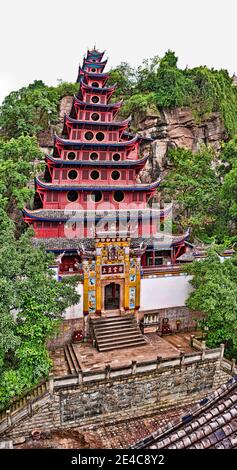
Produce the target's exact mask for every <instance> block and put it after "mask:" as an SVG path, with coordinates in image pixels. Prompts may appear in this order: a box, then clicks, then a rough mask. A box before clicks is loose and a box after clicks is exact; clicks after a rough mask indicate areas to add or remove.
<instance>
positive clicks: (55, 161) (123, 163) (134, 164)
mask: <svg viewBox="0 0 237 470" xmlns="http://www.w3.org/2000/svg"><path fill="white" fill-rule="evenodd" d="M82 156H83V155H82ZM66 157H67V158H55V157H53V156H51V155H47V156H46V157H45V160H46V163H47V165H48V166H49V167H56V168H64V167H66V168H68V167H72V168H73V167H75V166H76V167H80V166H81V167H85V166H87V167H89V166H90V167H102V168H103V167H105V168H109V167H111V168H136V169H138V170H141V169H142V168H143V167H144V165H145V163H146V161H147V159H148V155H146V156H145V157H143V158H138V159H137V160H131V159H129V160H127V159H124V160H122V159H118V160H116V159H115V160H114V159H113V155H112V158H109V159H108V160H102V159H100V158H99V157H100V154H99V153H98V155H97V154H96V155H94V156H93V155H92V154H91V155H84V157H88V158H84V159H83V160H82V159H81V158H80V155H79V154H78V153H77V152H73V155H71V156H70V157H69V158H68V154H66Z"/></svg>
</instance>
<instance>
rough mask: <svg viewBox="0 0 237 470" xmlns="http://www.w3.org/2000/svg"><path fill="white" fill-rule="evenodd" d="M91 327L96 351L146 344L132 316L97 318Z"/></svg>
mask: <svg viewBox="0 0 237 470" xmlns="http://www.w3.org/2000/svg"><path fill="white" fill-rule="evenodd" d="M91 325H92V329H93V334H94V339H95V342H96V346H97V349H98V351H109V350H111V349H120V348H123V347H133V346H142V345H145V344H146V341H145V339H144V336H143V335H142V333H141V331H140V328H139V326H138V324H137V321H136V319H135V317H134V315H130V314H128V315H123V316H120V317H111V318H110V317H108V318H106V319H104V318H98V319H94V320H92V322H91Z"/></svg>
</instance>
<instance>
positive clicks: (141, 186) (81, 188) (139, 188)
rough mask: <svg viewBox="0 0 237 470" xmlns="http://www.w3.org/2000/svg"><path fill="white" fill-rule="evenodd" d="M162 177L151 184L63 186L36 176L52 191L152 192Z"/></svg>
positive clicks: (40, 185) (41, 184)
mask: <svg viewBox="0 0 237 470" xmlns="http://www.w3.org/2000/svg"><path fill="white" fill-rule="evenodd" d="M160 181H161V180H160V178H159V179H158V180H156V181H154V182H153V183H150V184H143V183H139V184H133V185H128V184H127V185H126V184H124V185H123V184H121V185H118V184H117V185H114V186H113V185H108V183H107V182H105V184H104V185H103V184H98V185H96V186H95V184H93V185H92V186H90V185H89V186H86V185H85V184H78V183H74V184H73V183H70V185H66V186H63V185H62V184H55V183H46V182H45V181H41V180H40V178H38V177H36V178H35V184H36V185H37V186H38V187H40V188H42V189H50V190H52V191H69V190H70V189H74V190H75V191H90V192H91V191H95V190H96V191H100V190H101V191H118V190H122V191H147V192H150V191H152V190H154V189H155V188H157V187H158V186H159V184H160Z"/></svg>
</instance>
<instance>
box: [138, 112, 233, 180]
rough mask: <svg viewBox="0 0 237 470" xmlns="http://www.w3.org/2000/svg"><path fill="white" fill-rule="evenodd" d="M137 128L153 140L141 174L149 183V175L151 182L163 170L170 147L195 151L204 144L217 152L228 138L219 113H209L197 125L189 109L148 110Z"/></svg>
mask: <svg viewBox="0 0 237 470" xmlns="http://www.w3.org/2000/svg"><path fill="white" fill-rule="evenodd" d="M137 128H138V130H139V133H140V134H142V135H144V136H149V137H152V138H153V139H154V141H153V143H152V146H151V147H152V148H151V150H150V152H149V159H148V162H147V165H146V168H145V170H144V171H143V174H142V180H143V181H149V180H150V179H151V176H152V178H153V179H154V174H157V173H158V172H159V171H160V170H163V168H164V166H165V165H166V164H167V163H168V160H167V155H168V150H169V149H170V148H178V147H183V148H186V149H190V150H192V151H194V152H195V151H197V150H198V148H199V147H200V145H201V144H207V145H211V146H212V147H213V148H214V149H215V151H216V152H218V151H219V150H220V146H221V141H223V140H226V138H227V135H226V131H225V128H224V125H223V123H222V120H221V117H220V114H219V113H212V114H211V115H210V116H209V117H208V118H207V119H205V120H203V121H202V122H200V123H199V124H197V123H196V122H195V120H194V117H193V115H192V111H191V109H190V108H174V109H163V110H160V111H157V110H156V109H152V110H148V111H147V113H146V115H145V116H144V117H143V118H142V119H140V121H139V122H138V123H137ZM144 151H147V150H146V149H144Z"/></svg>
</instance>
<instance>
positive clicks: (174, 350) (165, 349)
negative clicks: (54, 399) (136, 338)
mask: <svg viewBox="0 0 237 470" xmlns="http://www.w3.org/2000/svg"><path fill="white" fill-rule="evenodd" d="M194 334H195V335H196V334H197V331H189V332H181V333H176V334H172V335H167V336H162V337H161V336H159V335H158V334H156V333H149V334H147V335H145V339H146V344H145V345H142V346H138V347H131V348H124V349H116V350H113V351H106V352H99V351H97V349H96V348H94V347H93V346H92V344H91V342H86V343H85V342H81V343H74V344H73V349H74V352H75V353H76V356H77V359H78V362H79V364H80V368H81V370H82V371H85V372H86V371H90V370H91V371H96V370H98V369H102V368H104V367H105V366H108V365H110V366H111V367H116V366H126V365H128V364H131V362H132V361H137V362H142V361H149V360H151V361H152V360H155V359H157V357H158V356H159V357H162V358H168V357H174V356H177V355H179V354H180V353H181V352H183V353H190V352H193V351H194V349H193V348H192V347H191V346H190V339H191V335H194ZM51 358H52V360H53V375H54V376H55V377H57V376H62V375H67V374H69V373H70V371H69V367H68V362H67V360H66V356H65V348H57V349H55V350H54V351H51Z"/></svg>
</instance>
